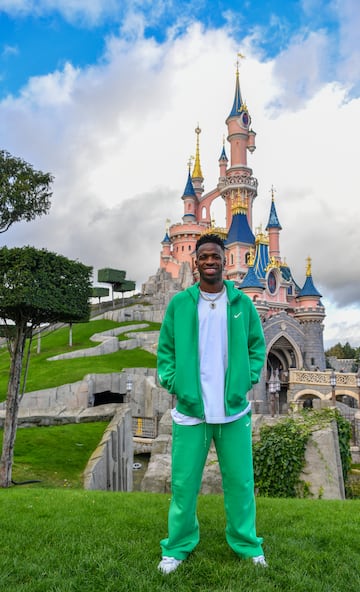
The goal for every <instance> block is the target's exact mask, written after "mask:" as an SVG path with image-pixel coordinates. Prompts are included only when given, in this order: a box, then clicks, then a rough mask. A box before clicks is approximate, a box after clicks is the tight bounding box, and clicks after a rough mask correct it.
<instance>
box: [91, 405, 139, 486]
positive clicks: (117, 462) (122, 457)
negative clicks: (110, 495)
mask: <svg viewBox="0 0 360 592" xmlns="http://www.w3.org/2000/svg"><path fill="white" fill-rule="evenodd" d="M132 471H133V441H132V430H131V410H130V407H129V406H127V405H121V406H119V409H118V411H117V412H116V414H115V416H114V418H113V419H112V421H111V422H110V424H109V425H108V427H107V428H106V430H105V432H104V434H103V437H102V439H101V442H100V444H99V445H98V446H97V448H96V449H95V450H94V452H93V453H92V455H91V457H90V460H89V462H88V464H87V466H86V468H85V471H84V488H85V489H100V490H108V491H132V487H133V473H132Z"/></svg>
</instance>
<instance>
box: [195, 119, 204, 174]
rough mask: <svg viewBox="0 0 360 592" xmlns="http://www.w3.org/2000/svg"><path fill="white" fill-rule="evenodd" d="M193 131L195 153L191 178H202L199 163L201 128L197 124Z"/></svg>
mask: <svg viewBox="0 0 360 592" xmlns="http://www.w3.org/2000/svg"><path fill="white" fill-rule="evenodd" d="M195 133H196V136H197V137H196V154H195V163H194V170H193V174H192V178H193V179H201V180H203V178H204V177H203V174H202V171H201V165H200V147H199V136H200V134H201V129H200V128H199V124H198V125H197V128H196V129H195Z"/></svg>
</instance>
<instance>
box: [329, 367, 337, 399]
mask: <svg viewBox="0 0 360 592" xmlns="http://www.w3.org/2000/svg"><path fill="white" fill-rule="evenodd" d="M330 384H331V401H332V404H333V406H334V407H336V395H335V388H336V374H335V372H334V370H332V372H331V374H330Z"/></svg>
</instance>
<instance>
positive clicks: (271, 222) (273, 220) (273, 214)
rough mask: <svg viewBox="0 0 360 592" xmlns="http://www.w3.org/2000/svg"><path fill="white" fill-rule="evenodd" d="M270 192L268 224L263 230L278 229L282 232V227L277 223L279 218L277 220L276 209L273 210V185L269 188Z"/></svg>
mask: <svg viewBox="0 0 360 592" xmlns="http://www.w3.org/2000/svg"><path fill="white" fill-rule="evenodd" d="M270 191H271V207H270V215H269V222H268V223H267V226H266V228H265V230H269V229H270V228H278V229H279V230H282V227H281V224H280V222H279V218H278V215H277V212H276V208H275V198H274V192H275V191H276V189H275V187H274V186H273V185H272V186H271V190H270Z"/></svg>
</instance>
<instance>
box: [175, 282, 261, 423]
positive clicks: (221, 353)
mask: <svg viewBox="0 0 360 592" xmlns="http://www.w3.org/2000/svg"><path fill="white" fill-rule="evenodd" d="M203 294H205V297H207V298H210V299H212V300H213V299H214V294H209V293H206V292H205V293H204V292H203ZM198 315H199V360H200V384H201V392H202V398H203V402H204V410H205V420H203V419H200V418H195V417H189V416H187V415H184V414H183V413H179V412H178V411H177V410H176V409H173V410H172V412H171V415H172V418H173V420H174V422H175V423H178V424H181V425H196V424H198V423H202V422H203V421H205V422H206V423H216V424H220V423H229V422H231V421H235V420H236V419H239V418H240V417H242V416H243V415H246V414H247V413H248V412H249V411H250V409H251V404H250V403H249V405H248V406H247V407H246V409H244V411H241V412H240V413H237V414H235V415H230V416H226V415H225V406H224V392H225V373H226V370H227V365H228V339H227V294H226V290H224V292H223V293H222V295H221V296H220V297H219V298H218V299H216V302H215V307H214V308H212V306H211V302H209V301H208V300H204V298H202V297H201V295H200V298H199V303H198Z"/></svg>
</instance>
